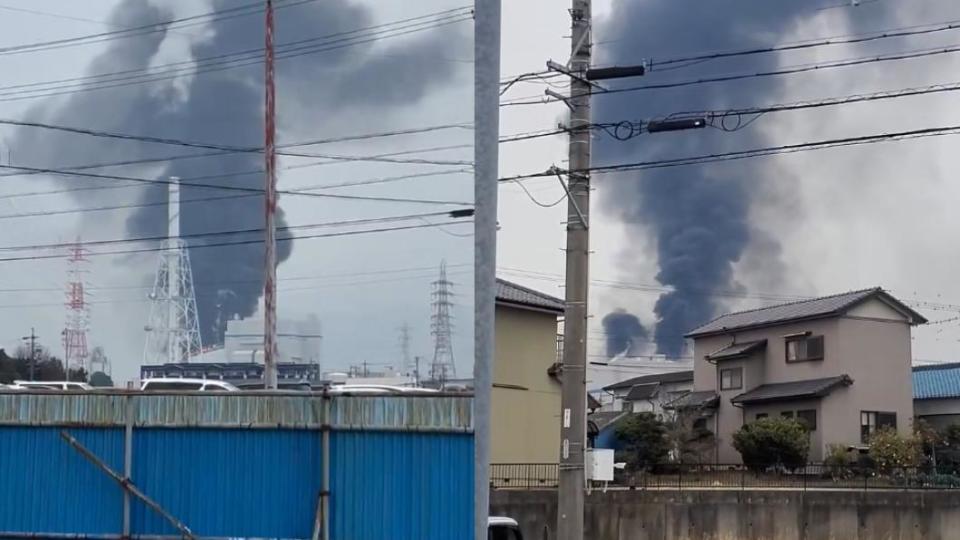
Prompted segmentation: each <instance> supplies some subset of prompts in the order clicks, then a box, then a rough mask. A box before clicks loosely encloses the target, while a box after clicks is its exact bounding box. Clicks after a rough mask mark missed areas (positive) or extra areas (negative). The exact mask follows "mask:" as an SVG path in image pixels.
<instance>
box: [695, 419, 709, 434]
mask: <svg viewBox="0 0 960 540" xmlns="http://www.w3.org/2000/svg"><path fill="white" fill-rule="evenodd" d="M693 429H695V430H697V431H701V430H704V429H707V419H706V418H697V419H696V420H694V421H693Z"/></svg>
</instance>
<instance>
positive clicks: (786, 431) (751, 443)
mask: <svg viewBox="0 0 960 540" xmlns="http://www.w3.org/2000/svg"><path fill="white" fill-rule="evenodd" d="M733 447H734V448H736V449H737V451H738V452H740V457H741V458H742V459H743V464H744V465H746V466H747V467H748V468H749V469H751V470H754V471H763V470H766V469H769V468H770V467H773V466H782V467H786V468H788V469H798V468H800V467H803V466H804V465H806V463H807V455H808V454H809V452H810V437H809V435H808V433H807V428H806V427H804V425H803V424H802V423H800V422H798V421H797V420H794V419H792V418H782V417H781V418H761V419H759V420H757V421H755V422H751V423H749V424H746V425H744V426H743V427H741V428H740V429H739V430H738V431H737V432H736V433H734V434H733Z"/></svg>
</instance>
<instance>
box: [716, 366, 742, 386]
mask: <svg viewBox="0 0 960 540" xmlns="http://www.w3.org/2000/svg"><path fill="white" fill-rule="evenodd" d="M737 388H743V368H729V369H721V370H720V389H721V390H736V389H737Z"/></svg>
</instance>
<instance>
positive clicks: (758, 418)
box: [756, 412, 767, 420]
mask: <svg viewBox="0 0 960 540" xmlns="http://www.w3.org/2000/svg"><path fill="white" fill-rule="evenodd" d="M766 417H767V413H765V412H762V413H757V418H756V419H757V420H760V419H763V418H766Z"/></svg>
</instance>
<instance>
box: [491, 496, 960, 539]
mask: <svg viewBox="0 0 960 540" xmlns="http://www.w3.org/2000/svg"><path fill="white" fill-rule="evenodd" d="M556 503H557V493H556V491H493V492H492V493H491V498H490V504H491V515H505V516H511V517H513V518H515V519H517V521H518V522H519V523H520V525H521V528H522V530H523V534H524V540H553V539H554V538H556V523H557V512H556ZM586 513H587V515H586V535H585V538H586V539H587V540H953V539H957V538H960V492H946V491H923V492H920V491H915V492H902V491H873V492H862V491H860V492H857V491H808V492H794V491H683V492H678V491H650V492H644V491H610V492H607V493H600V492H594V493H592V494H591V495H589V496H588V498H587V510H586Z"/></svg>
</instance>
